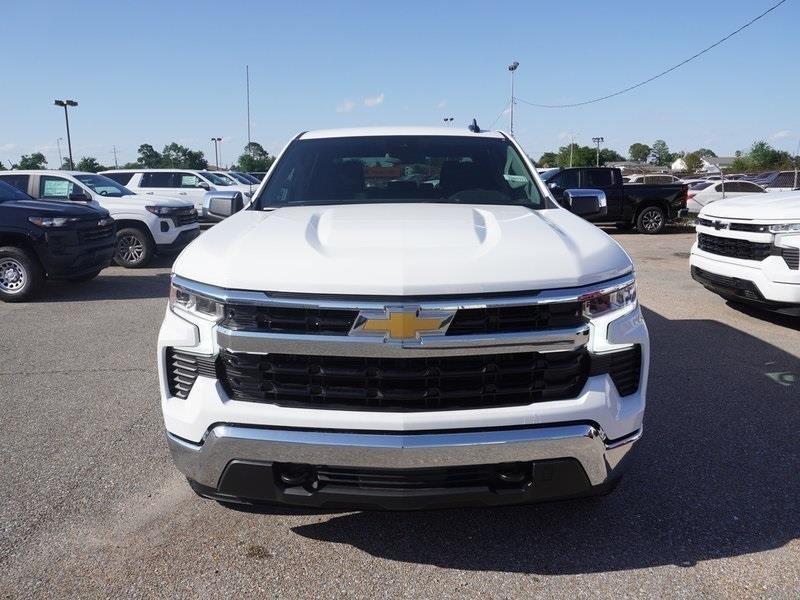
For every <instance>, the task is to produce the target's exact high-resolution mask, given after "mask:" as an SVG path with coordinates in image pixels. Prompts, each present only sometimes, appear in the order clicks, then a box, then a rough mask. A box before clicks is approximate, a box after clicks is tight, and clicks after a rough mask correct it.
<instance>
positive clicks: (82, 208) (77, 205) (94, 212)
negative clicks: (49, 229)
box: [4, 199, 108, 219]
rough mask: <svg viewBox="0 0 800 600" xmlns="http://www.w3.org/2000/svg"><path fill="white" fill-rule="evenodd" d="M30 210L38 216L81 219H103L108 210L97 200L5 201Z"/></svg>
mask: <svg viewBox="0 0 800 600" xmlns="http://www.w3.org/2000/svg"><path fill="white" fill-rule="evenodd" d="M4 205H6V206H14V207H15V208H19V209H23V210H25V211H28V212H30V214H31V216H38V217H78V218H80V219H102V218H104V217H107V216H108V211H107V210H105V209H104V208H102V207H101V206H100V205H99V204H98V203H97V202H72V201H69V202H60V201H58V200H33V199H31V200H11V201H8V202H6V203H4Z"/></svg>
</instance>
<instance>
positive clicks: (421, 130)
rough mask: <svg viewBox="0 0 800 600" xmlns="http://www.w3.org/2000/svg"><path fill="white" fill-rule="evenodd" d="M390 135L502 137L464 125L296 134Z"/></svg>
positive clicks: (318, 136)
mask: <svg viewBox="0 0 800 600" xmlns="http://www.w3.org/2000/svg"><path fill="white" fill-rule="evenodd" d="M391 135H426V136H459V137H484V138H504V137H505V134H504V133H503V132H501V131H481V132H480V133H473V132H472V131H470V130H469V129H467V128H466V127H463V128H460V127H458V128H457V127H426V126H422V127H348V128H342V129H317V130H315V131H306V132H305V133H302V134H300V135H299V136H298V139H301V140H316V139H323V138H341V137H370V136H391Z"/></svg>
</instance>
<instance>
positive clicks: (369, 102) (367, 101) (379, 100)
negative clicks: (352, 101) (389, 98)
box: [364, 94, 383, 108]
mask: <svg viewBox="0 0 800 600" xmlns="http://www.w3.org/2000/svg"><path fill="white" fill-rule="evenodd" d="M379 104H383V94H378V95H377V96H367V97H366V98H364V106H366V107H367V108H372V107H374V106H378V105H379Z"/></svg>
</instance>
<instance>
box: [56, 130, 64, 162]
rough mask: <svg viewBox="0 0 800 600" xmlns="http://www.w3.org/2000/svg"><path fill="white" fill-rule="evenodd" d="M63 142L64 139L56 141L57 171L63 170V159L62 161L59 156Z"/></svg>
mask: <svg viewBox="0 0 800 600" xmlns="http://www.w3.org/2000/svg"><path fill="white" fill-rule="evenodd" d="M63 140H64V138H58V139H57V140H56V146H57V147H58V168H59V169H61V168H63V167H64V159H63V157H62V156H61V142H62V141H63Z"/></svg>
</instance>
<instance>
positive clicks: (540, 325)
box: [447, 302, 584, 335]
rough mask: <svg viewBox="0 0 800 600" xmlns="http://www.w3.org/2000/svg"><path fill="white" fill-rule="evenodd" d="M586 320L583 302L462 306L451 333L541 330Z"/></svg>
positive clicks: (571, 325)
mask: <svg viewBox="0 0 800 600" xmlns="http://www.w3.org/2000/svg"><path fill="white" fill-rule="evenodd" d="M583 322H584V321H583V314H582V307H581V303H580V302H564V303H559V304H542V305H525V306H498V307H490V308H462V309H460V310H458V311H457V312H456V316H455V317H454V318H453V322H452V323H451V324H450V327H449V328H448V329H447V335H467V334H481V333H514V332H518V331H539V330H542V329H557V328H568V327H577V326H580V325H582V324H583Z"/></svg>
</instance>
